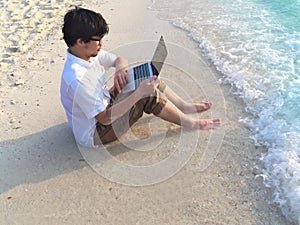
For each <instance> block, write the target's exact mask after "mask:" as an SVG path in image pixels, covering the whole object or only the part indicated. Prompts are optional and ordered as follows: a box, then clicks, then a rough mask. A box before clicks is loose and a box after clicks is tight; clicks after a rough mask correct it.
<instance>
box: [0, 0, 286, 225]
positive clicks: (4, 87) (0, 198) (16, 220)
mask: <svg viewBox="0 0 300 225" xmlns="http://www.w3.org/2000/svg"><path fill="white" fill-rule="evenodd" d="M96 3H97V4H96ZM150 4H151V2H149V1H146V0H131V1H130V2H129V1H119V0H111V1H109V2H108V1H92V0H90V1H85V2H84V6H86V7H88V8H90V9H93V10H96V11H99V12H102V14H103V16H104V17H105V18H106V20H107V21H108V23H109V24H110V33H109V36H108V37H107V38H106V39H105V47H104V48H105V49H107V50H109V51H112V52H116V53H123V54H125V55H126V56H127V57H128V58H129V59H130V63H134V62H135V61H136V60H137V59H136V58H135V55H138V56H139V54H140V55H141V56H142V57H145V58H148V57H150V56H151V54H150V53H149V55H148V53H145V54H143V52H139V51H137V52H135V50H136V49H137V48H136V47H137V46H138V47H139V46H140V45H142V46H144V45H145V46H147V47H149V49H151V48H152V46H153V45H155V41H156V40H158V38H159V37H160V35H161V34H163V35H164V37H165V39H166V40H167V43H168V46H169V48H170V50H171V54H170V55H169V61H168V64H167V66H166V67H165V68H164V73H163V74H162V78H164V79H166V80H167V81H168V82H169V84H170V85H171V86H172V85H173V86H174V87H175V88H178V89H177V90H183V92H184V91H187V93H188V94H187V95H186V96H183V97H186V98H190V99H192V100H194V101H201V100H202V99H204V98H208V99H209V100H212V101H213V100H215V101H217V102H215V101H213V104H214V105H213V111H212V112H206V113H204V114H202V115H195V116H197V117H199V116H200V117H203V118H209V117H214V116H220V117H222V124H223V125H222V128H220V129H219V130H218V131H216V132H215V133H213V134H212V133H211V132H204V131H199V132H190V133H189V132H186V131H182V130H180V129H179V128H178V127H176V126H174V125H171V124H167V123H164V122H162V121H158V120H155V119H153V117H151V116H146V117H145V118H144V119H142V120H141V122H140V123H138V124H137V125H136V126H135V127H134V129H133V134H131V135H127V136H125V137H123V139H122V141H121V143H119V142H117V143H113V144H111V145H110V146H108V147H107V149H109V150H110V152H111V154H112V156H114V158H116V159H118V160H119V161H122V162H124V163H127V164H131V165H134V166H136V167H138V166H141V165H155V163H157V162H160V161H162V160H164V159H168V158H170V155H172V154H175V152H176V151H179V152H180V153H185V152H188V153H192V154H191V155H190V156H189V155H188V156H186V155H185V154H182V155H179V156H184V157H187V160H186V161H184V162H183V164H182V166H180V168H179V169H178V171H175V170H173V171H171V173H170V174H171V175H170V176H169V177H168V179H166V177H164V176H162V175H166V174H167V173H166V174H165V172H166V171H167V170H164V169H162V170H160V171H158V173H157V174H156V175H157V176H153V177H150V176H149V179H147V177H146V178H145V176H144V174H142V175H143V176H141V177H139V178H138V179H132V180H130V179H131V178H132V177H129V178H128V179H124V177H117V178H115V177H114V176H113V175H111V176H110V175H108V177H107V178H111V179H107V178H104V177H103V176H101V175H100V174H99V170H97V168H98V167H96V165H97V163H99V162H100V163H103V164H105V165H106V166H108V168H109V165H110V164H109V162H110V160H107V161H99V160H98V161H97V160H95V161H94V162H91V160H92V159H91V157H90V156H91V154H89V152H84V153H86V155H84V154H82V152H83V151H84V149H82V148H79V147H78V146H77V145H76V143H75V140H74V137H73V135H72V131H71V130H70V128H69V126H68V124H67V120H66V116H65V114H64V111H63V108H62V106H61V104H60V100H59V86H60V75H61V70H62V68H63V64H64V60H65V51H66V46H65V44H64V42H63V40H61V37H62V35H61V32H60V26H59V25H57V26H56V29H53V31H52V33H51V35H47V36H46V37H44V38H43V39H41V40H40V41H38V42H36V44H34V45H33V46H32V48H31V49H30V50H28V51H27V52H25V53H24V54H23V57H22V58H21V60H19V61H17V62H16V65H15V66H12V67H9V71H11V72H10V73H9V74H6V75H7V77H6V78H5V79H3V80H2V82H1V86H0V88H1V126H2V131H3V132H1V134H0V140H1V142H0V202H1V204H0V224H9V225H10V224H30V225H32V224H43V225H45V224H64V225H67V224H72V225H74V224H113V225H117V224H147V225H148V224H272V225H273V224H288V223H287V221H286V220H285V219H284V218H283V217H282V216H281V214H280V212H279V211H278V208H277V207H276V206H275V205H272V204H270V202H271V197H272V196H271V191H270V190H269V189H267V188H266V187H265V186H264V185H263V182H262V177H259V176H258V177H257V176H256V175H257V174H259V171H260V168H261V167H262V165H261V164H260V160H259V158H260V155H261V153H263V152H264V151H265V149H264V148H261V147H255V146H254V144H253V141H252V140H251V139H249V138H248V137H249V131H248V130H247V128H246V127H245V126H244V125H243V123H241V122H239V121H240V119H242V118H244V117H245V116H247V114H246V112H245V111H244V105H243V103H242V102H241V101H240V100H239V99H238V98H236V96H233V95H232V94H231V93H230V91H229V87H227V86H222V85H219V84H218V82H217V80H218V76H219V74H218V73H217V72H215V71H212V70H211V69H210V68H208V66H207V65H205V63H203V61H202V64H199V65H197V66H195V65H194V63H195V62H199V61H201V58H200V53H199V49H198V48H197V46H196V44H195V43H194V42H192V41H191V40H190V39H189V38H188V37H187V36H186V34H185V33H184V32H183V31H181V30H179V29H176V28H174V27H173V26H171V25H170V24H169V23H168V21H162V20H159V19H158V18H157V17H156V12H155V11H151V10H149V9H147V8H148V7H149V5H150ZM133 8H135V9H139V10H132V9H133ZM36 10H37V11H38V8H36ZM51 16H53V17H56V18H57V20H61V19H62V17H61V15H51ZM56 23H57V24H59V22H58V21H56ZM45 26H47V25H45ZM141 41H142V42H141ZM145 43H148V44H145ZM124 46H125V47H124ZM128 46H129V47H132V46H133V47H134V48H133V49H135V50H133V51H132V52H130V53H128V49H130V48H128ZM176 46H177V47H176ZM176 51H179V53H178V52H176ZM134 53H136V54H134ZM181 53H182V54H183V56H185V55H184V54H187V56H193V58H191V59H188V60H186V59H185V60H181V61H182V62H185V64H183V65H182V67H184V66H187V67H186V69H185V70H183V71H180V70H179V67H181V66H180V62H178V58H179V59H180V57H178V54H181ZM196 56H197V57H196ZM139 57H140V56H139ZM183 58H184V57H183ZM179 61H180V60H179ZM174 63H179V64H178V65H177V64H176V65H174ZM186 63H187V64H186ZM189 63H190V64H189ZM14 68H16V69H14ZM186 70H188V72H189V74H187V73H186ZM198 70H200V71H201V76H200V78H201V79H200V78H199V76H197V74H195V73H197V71H198ZM180 75H183V76H182V77H181V76H180ZM174 78H176V81H177V83H176V82H174ZM176 85H177V86H176ZM215 88H217V90H216V89H215ZM220 93H221V95H222V96H220ZM218 101H219V102H218ZM148 121H150V122H151V123H155V124H156V125H157V126H156V127H160V128H162V129H157V128H153V127H151V126H149V125H148ZM187 134H188V135H187ZM151 136H156V137H162V138H161V139H160V140H161V142H159V143H158V144H157V145H156V146H155V149H152V151H148V150H147V149H146V147H149V146H150V147H151V144H149V140H151ZM181 137H187V139H183V140H181V139H180V138H181ZM189 137H190V139H189ZM132 138H136V139H141V140H142V141H143V142H142V143H143V145H138V143H140V142H138V141H136V139H134V140H133V139H132ZM195 139H196V140H197V141H196V142H194V141H195ZM178 140H181V142H180V141H178ZM130 144H131V145H130ZM191 144H192V145H191ZM145 146H146V147H145ZM178 146H179V147H180V148H179V147H178ZM207 146H210V148H206V147H207ZM137 147H139V148H141V149H140V150H138V151H134V149H135V148H137ZM98 153H99V152H98ZM98 153H97V154H98ZM97 154H96V155H97ZM178 159H179V158H177V160H178ZM179 161H180V160H179ZM179 161H175V163H174V164H172V165H175V166H176V165H177V164H176V162H179ZM93 163H94V164H93ZM205 163H206V164H205ZM100 169H101V168H100ZM112 169H113V168H112ZM171 169H172V168H171ZM117 171H118V170H117ZM113 172H115V171H113ZM119 172H120V173H121V172H124V171H119ZM124 174H125V175H128V174H126V171H125V172H124ZM105 175H106V174H105ZM114 175H115V174H114ZM139 175H141V174H136V176H137V177H138V176H139ZM152 175H153V174H152ZM167 175H168V174H167ZM158 177H159V178H161V180H159V179H156V178H158ZM115 179H117V180H115ZM115 181H116V182H115ZM126 181H128V183H127V185H124V184H122V183H126ZM148 181H149V182H148ZM138 182H140V183H138ZM151 182H152V184H151ZM137 185H138V186H137Z"/></svg>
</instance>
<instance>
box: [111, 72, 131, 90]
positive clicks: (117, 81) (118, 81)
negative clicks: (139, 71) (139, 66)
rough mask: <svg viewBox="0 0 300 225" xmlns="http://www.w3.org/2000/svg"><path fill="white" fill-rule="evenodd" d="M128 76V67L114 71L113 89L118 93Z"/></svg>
mask: <svg viewBox="0 0 300 225" xmlns="http://www.w3.org/2000/svg"><path fill="white" fill-rule="evenodd" d="M128 78H129V73H128V69H125V68H123V69H120V70H118V71H116V73H115V76H114V91H117V92H118V93H120V92H121V91H122V89H123V87H124V86H125V85H126V84H127V82H128Z"/></svg>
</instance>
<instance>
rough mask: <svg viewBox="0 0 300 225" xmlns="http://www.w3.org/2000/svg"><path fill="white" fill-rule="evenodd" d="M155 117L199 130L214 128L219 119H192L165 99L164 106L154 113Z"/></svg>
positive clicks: (217, 124)
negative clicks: (157, 112)
mask: <svg viewBox="0 0 300 225" xmlns="http://www.w3.org/2000/svg"><path fill="white" fill-rule="evenodd" d="M156 116H157V117H159V118H161V119H163V120H166V121H168V122H171V123H175V124H177V125H180V126H183V127H187V128H190V129H201V130H208V129H214V128H216V127H218V126H220V120H219V119H214V120H211V119H206V120H203V119H198V120H195V119H192V118H190V117H189V116H187V115H186V114H184V113H183V112H181V111H180V110H179V109H178V108H177V107H176V106H175V105H174V104H173V103H172V102H170V101H167V102H166V104H165V106H164V107H163V108H162V110H161V111H160V113H159V114H157V115H156Z"/></svg>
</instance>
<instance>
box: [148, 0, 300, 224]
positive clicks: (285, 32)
mask: <svg viewBox="0 0 300 225" xmlns="http://www.w3.org/2000/svg"><path fill="white" fill-rule="evenodd" d="M152 8H154V9H156V10H158V11H161V12H162V13H160V16H161V17H162V18H163V19H168V20H170V21H171V23H172V24H173V25H175V26H177V27H179V28H181V29H183V30H185V31H186V32H187V34H188V36H189V37H191V38H192V39H193V40H194V41H196V42H197V43H198V44H199V48H200V49H201V51H202V53H203V55H204V56H205V57H206V58H207V59H208V60H209V62H210V63H211V65H212V66H214V67H215V68H216V69H218V70H219V71H220V72H222V74H223V77H222V79H221V81H222V82H223V83H226V84H230V85H232V93H234V94H236V95H239V96H240V97H241V98H242V99H243V100H244V102H245V105H246V110H247V111H248V112H249V114H250V115H251V116H249V117H248V118H244V120H243V121H244V122H245V123H246V124H247V125H248V126H249V128H250V130H251V138H253V139H254V140H255V143H256V144H257V145H263V146H266V147H267V148H268V152H267V153H265V154H263V155H262V157H261V160H262V161H263V162H264V168H263V173H262V174H261V176H262V177H263V178H264V182H265V185H266V186H268V187H271V188H272V190H273V194H274V195H273V200H274V203H275V204H278V206H279V207H280V208H281V210H282V212H283V214H284V215H285V216H286V218H287V219H288V220H290V221H293V222H297V223H300V159H299V157H300V104H299V103H300V1H299V0H294V1H292V0H272V1H271V0H268V1H262V0H261V1H260V0H226V1H221V0H206V1H204V0H203V1H198V0H184V1H182V0H175V1H172V3H171V2H166V1H163V0H155V1H153V6H152Z"/></svg>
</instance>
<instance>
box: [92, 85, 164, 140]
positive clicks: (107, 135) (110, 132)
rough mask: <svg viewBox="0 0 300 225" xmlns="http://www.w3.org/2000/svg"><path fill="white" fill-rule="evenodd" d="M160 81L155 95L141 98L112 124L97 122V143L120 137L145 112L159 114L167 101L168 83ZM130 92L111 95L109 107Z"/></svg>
mask: <svg viewBox="0 0 300 225" xmlns="http://www.w3.org/2000/svg"><path fill="white" fill-rule="evenodd" d="M159 81H160V83H159V85H158V87H157V89H156V91H155V93H154V94H153V95H151V96H149V97H146V98H143V99H141V100H139V101H138V102H137V103H135V104H134V106H133V107H132V108H131V109H130V110H129V111H128V112H126V113H125V114H124V115H123V116H121V117H120V118H118V119H117V120H115V121H114V122H113V123H112V124H110V125H103V124H101V123H99V122H97V124H96V132H95V138H94V141H95V145H97V144H100V143H102V144H106V143H108V142H111V141H115V140H116V139H118V137H120V136H121V135H122V134H124V133H125V132H126V131H127V130H128V129H129V128H130V127H131V126H132V125H133V124H134V123H135V122H136V121H138V119H139V118H141V117H142V115H143V112H145V113H147V114H151V113H152V114H154V115H157V114H159V113H160V111H161V110H162V108H163V107H164V106H165V104H166V101H167V99H166V97H165V95H164V94H163V92H164V90H165V88H166V84H165V83H164V82H163V81H161V80H159ZM130 94H131V93H128V94H118V95H116V96H114V95H111V101H110V104H109V105H108V106H107V107H111V106H112V105H113V104H115V103H117V102H118V101H120V100H122V99H124V98H126V97H127V96H128V95H130Z"/></svg>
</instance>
